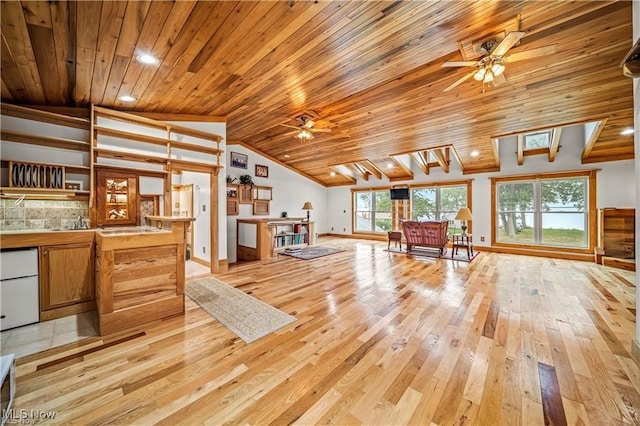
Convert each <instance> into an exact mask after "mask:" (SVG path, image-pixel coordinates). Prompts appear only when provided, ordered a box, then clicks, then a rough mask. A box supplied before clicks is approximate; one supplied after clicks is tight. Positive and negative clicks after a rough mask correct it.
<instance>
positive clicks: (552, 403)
mask: <svg viewBox="0 0 640 426" xmlns="http://www.w3.org/2000/svg"><path fill="white" fill-rule="evenodd" d="M538 374H539V375H540V388H541V390H542V409H543V411H544V423H545V424H547V425H566V424H567V416H566V415H565V413H564V406H563V405H562V396H561V393H560V384H559V383H558V377H557V375H556V369H555V368H553V367H552V366H550V365H546V364H543V363H541V362H539V363H538Z"/></svg>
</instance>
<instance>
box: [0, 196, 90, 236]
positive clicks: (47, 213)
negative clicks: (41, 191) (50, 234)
mask: <svg viewBox="0 0 640 426" xmlns="http://www.w3.org/2000/svg"><path fill="white" fill-rule="evenodd" d="M78 216H82V218H83V220H84V222H85V223H87V221H88V218H89V202H88V201H67V200H24V201H22V202H21V203H18V204H16V200H13V199H0V231H18V230H23V229H34V230H37V229H67V228H71V227H72V226H73V223H74V222H75V221H76V220H77V219H78Z"/></svg>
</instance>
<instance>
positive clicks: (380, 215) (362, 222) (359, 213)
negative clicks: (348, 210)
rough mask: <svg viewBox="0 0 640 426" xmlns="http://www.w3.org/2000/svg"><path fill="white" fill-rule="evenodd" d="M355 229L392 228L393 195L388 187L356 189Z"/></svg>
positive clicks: (366, 230)
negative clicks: (369, 189) (367, 189)
mask: <svg viewBox="0 0 640 426" xmlns="http://www.w3.org/2000/svg"><path fill="white" fill-rule="evenodd" d="M354 197H355V207H356V208H355V209H354V210H355V211H354V213H355V216H354V229H355V231H356V232H386V231H390V230H391V195H390V194H389V190H388V189H384V190H377V191H373V190H371V191H356V192H354Z"/></svg>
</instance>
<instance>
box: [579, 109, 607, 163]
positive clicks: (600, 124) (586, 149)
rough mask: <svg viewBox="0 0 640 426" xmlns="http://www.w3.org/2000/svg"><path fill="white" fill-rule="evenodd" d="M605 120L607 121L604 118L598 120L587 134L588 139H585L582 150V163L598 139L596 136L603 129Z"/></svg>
mask: <svg viewBox="0 0 640 426" xmlns="http://www.w3.org/2000/svg"><path fill="white" fill-rule="evenodd" d="M606 122H607V120H606V119H605V120H601V121H599V122H598V124H596V127H595V129H593V132H591V135H589V137H588V139H587V140H586V141H585V144H584V150H583V151H582V162H583V163H584V162H585V160H587V159H588V158H589V156H590V155H591V151H592V150H593V147H594V146H595V145H596V142H597V141H598V138H599V137H600V133H602V130H603V129H604V126H605V124H606Z"/></svg>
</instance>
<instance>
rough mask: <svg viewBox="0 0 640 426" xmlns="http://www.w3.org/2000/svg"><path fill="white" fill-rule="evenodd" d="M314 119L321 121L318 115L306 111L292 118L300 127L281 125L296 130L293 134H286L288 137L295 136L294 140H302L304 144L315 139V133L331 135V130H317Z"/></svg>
mask: <svg viewBox="0 0 640 426" xmlns="http://www.w3.org/2000/svg"><path fill="white" fill-rule="evenodd" d="M314 118H316V119H320V117H318V115H317V114H316V113H313V112H310V111H304V112H303V113H302V114H300V115H297V116H294V117H291V119H292V120H295V121H297V122H299V123H300V125H298V126H292V125H290V124H286V123H280V125H281V126H284V127H289V128H291V129H295V130H294V131H293V132H289V133H285V134H287V135H293V137H294V138H297V139H300V140H301V141H302V142H307V141H309V140H311V139H313V138H314V136H313V134H314V133H331V129H316V128H314V127H313V126H314V125H315V124H316V122H315V121H314Z"/></svg>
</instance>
